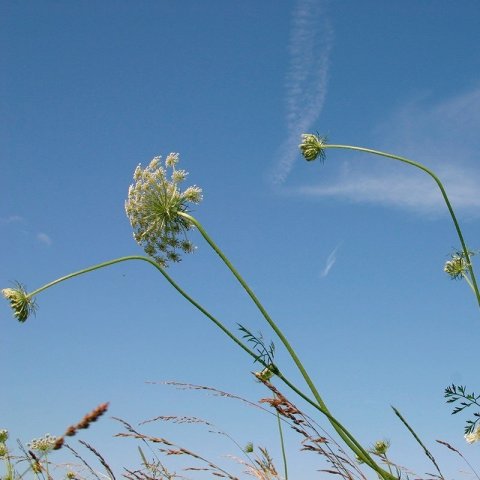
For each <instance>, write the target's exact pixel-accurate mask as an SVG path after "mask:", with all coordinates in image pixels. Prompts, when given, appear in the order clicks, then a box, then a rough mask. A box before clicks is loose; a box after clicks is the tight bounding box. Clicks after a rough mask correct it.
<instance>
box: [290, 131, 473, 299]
mask: <svg viewBox="0 0 480 480" xmlns="http://www.w3.org/2000/svg"><path fill="white" fill-rule="evenodd" d="M299 148H300V151H301V152H302V155H303V156H304V158H305V159H306V160H307V161H313V160H315V159H317V158H320V159H321V160H324V159H325V150H326V149H328V148H330V149H333V148H336V149H344V150H354V151H357V152H364V153H370V154H373V155H378V156H381V157H385V158H390V159H392V160H396V161H399V162H402V163H406V164H407V165H411V166H413V167H416V168H418V169H420V170H422V171H423V172H425V173H426V174H427V175H429V176H430V177H431V178H432V179H433V180H434V181H435V183H436V184H437V186H438V188H439V189H440V193H441V194H442V197H443V200H444V202H445V205H446V206H447V209H448V212H449V213H450V217H451V219H452V222H453V224H454V227H455V231H456V233H457V236H458V239H459V241H460V244H461V246H462V252H461V253H462V255H463V257H464V260H465V266H466V269H467V270H468V274H469V278H470V280H469V281H468V283H469V285H470V287H471V289H472V290H473V293H474V295H475V297H476V299H477V303H478V306H479V307H480V291H479V287H478V284H477V280H476V277H475V272H474V270H473V265H472V261H471V258H470V257H471V252H470V250H469V249H468V248H467V244H466V243H465V240H464V237H463V233H462V229H461V228H460V225H459V223H458V220H457V217H456V215H455V212H454V210H453V207H452V204H451V202H450V200H449V198H448V195H447V192H446V191H445V187H444V186H443V184H442V182H441V181H440V179H439V178H438V177H437V175H436V174H435V173H434V172H432V170H430V169H429V168H427V167H426V166H425V165H423V164H421V163H419V162H415V161H413V160H410V159H408V158H405V157H401V156H399V155H394V154H392V153H388V152H382V151H380V150H373V149H371V148H365V147H357V146H353V145H337V144H329V143H327V142H326V138H325V137H319V136H318V135H314V134H303V135H302V143H301V144H300V145H299ZM465 278H467V277H465Z"/></svg>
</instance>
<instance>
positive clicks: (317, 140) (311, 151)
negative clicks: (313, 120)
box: [299, 133, 326, 162]
mask: <svg viewBox="0 0 480 480" xmlns="http://www.w3.org/2000/svg"><path fill="white" fill-rule="evenodd" d="M325 141H326V138H325V137H318V136H317V135H314V134H313V133H304V134H303V135H302V143H301V144H300V145H299V148H300V151H301V152H302V155H303V156H304V157H305V160H307V161H309V162H311V161H313V160H316V159H317V158H318V157H320V160H322V161H323V160H325Z"/></svg>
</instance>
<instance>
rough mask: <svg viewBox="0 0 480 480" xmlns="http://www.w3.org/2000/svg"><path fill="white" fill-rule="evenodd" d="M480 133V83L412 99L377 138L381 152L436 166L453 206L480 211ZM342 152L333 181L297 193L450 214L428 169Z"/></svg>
mask: <svg viewBox="0 0 480 480" xmlns="http://www.w3.org/2000/svg"><path fill="white" fill-rule="evenodd" d="M479 131H480V87H479V88H476V89H473V90H471V91H469V92H466V93H462V94H459V95H456V96H454V97H451V98H448V99H444V100H443V101H439V102H436V103H433V102H431V101H429V100H428V98H427V99H425V98H423V99H420V100H416V101H412V102H410V103H408V104H407V105H405V106H403V107H402V108H401V109H399V110H397V111H396V112H394V113H393V114H392V115H391V117H390V118H389V119H387V120H386V121H383V122H382V124H381V126H378V127H376V128H375V130H374V137H375V138H376V143H377V146H378V148H379V149H380V150H388V151H389V152H392V153H395V154H399V155H402V156H405V157H408V158H411V159H412V160H415V161H419V162H421V163H423V164H424V165H425V166H427V167H428V168H430V169H431V170H433V171H434V172H435V173H436V174H437V176H438V177H439V178H440V180H441V181H442V183H443V184H444V186H445V188H446V191H447V194H448V196H449V198H450V200H451V202H452V204H453V206H454V208H457V209H463V210H465V211H468V212H469V213H472V214H476V215H478V214H479V213H480V209H479V207H480V169H479V163H478V159H479V153H478V152H480V135H478V132H479ZM328 153H331V152H327V162H328V156H329V155H328ZM343 156H344V158H346V159H348V160H346V161H345V162H344V163H343V164H342V166H343V168H340V169H339V170H338V171H337V173H336V177H335V178H333V179H330V181H329V183H328V184H327V183H326V182H325V180H324V181H323V182H322V183H318V184H316V185H313V186H303V187H301V188H299V189H298V191H299V192H300V193H303V194H306V195H313V196H328V197H337V198H340V199H345V200H349V201H353V202H366V203H375V204H382V205H387V206H395V207H399V208H404V209H411V210H414V211H416V212H418V213H429V214H432V213H433V214H437V213H441V212H445V213H446V212H447V210H446V208H445V203H444V200H443V198H442V196H441V193H440V190H439V188H438V186H437V185H436V183H435V182H434V180H433V179H432V178H431V177H430V176H428V175H427V174H426V173H424V172H421V171H419V170H418V169H416V168H412V167H410V166H408V165H405V164H401V163H400V162H392V161H389V160H387V159H383V158H380V157H371V156H370V157H369V158H367V157H366V156H365V155H364V154H362V155H360V154H358V153H355V152H347V151H343V153H342V157H343ZM337 158H338V157H337ZM328 167H329V165H326V166H325V167H324V168H328ZM330 167H331V165H330Z"/></svg>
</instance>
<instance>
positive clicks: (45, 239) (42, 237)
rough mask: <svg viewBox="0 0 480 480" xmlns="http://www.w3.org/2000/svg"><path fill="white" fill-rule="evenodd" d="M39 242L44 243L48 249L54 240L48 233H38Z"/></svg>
mask: <svg viewBox="0 0 480 480" xmlns="http://www.w3.org/2000/svg"><path fill="white" fill-rule="evenodd" d="M37 240H38V241H39V242H40V243H43V244H44V245H46V246H47V247H49V246H50V245H51V244H52V239H51V238H50V237H49V236H48V235H47V234H46V233H43V232H40V233H37Z"/></svg>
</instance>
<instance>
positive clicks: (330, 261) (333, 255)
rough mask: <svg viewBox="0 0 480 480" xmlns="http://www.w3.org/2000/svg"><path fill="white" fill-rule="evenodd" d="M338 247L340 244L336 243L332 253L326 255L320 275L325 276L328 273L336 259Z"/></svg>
mask: <svg viewBox="0 0 480 480" xmlns="http://www.w3.org/2000/svg"><path fill="white" fill-rule="evenodd" d="M339 247H340V245H337V246H336V247H335V248H334V249H333V251H332V253H331V254H330V255H329V256H328V258H327V261H326V262H325V268H324V269H323V270H322V272H321V273H320V276H321V277H326V276H327V275H328V274H329V273H330V270H331V269H332V267H333V266H334V265H335V262H336V261H337V250H338V248H339Z"/></svg>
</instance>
